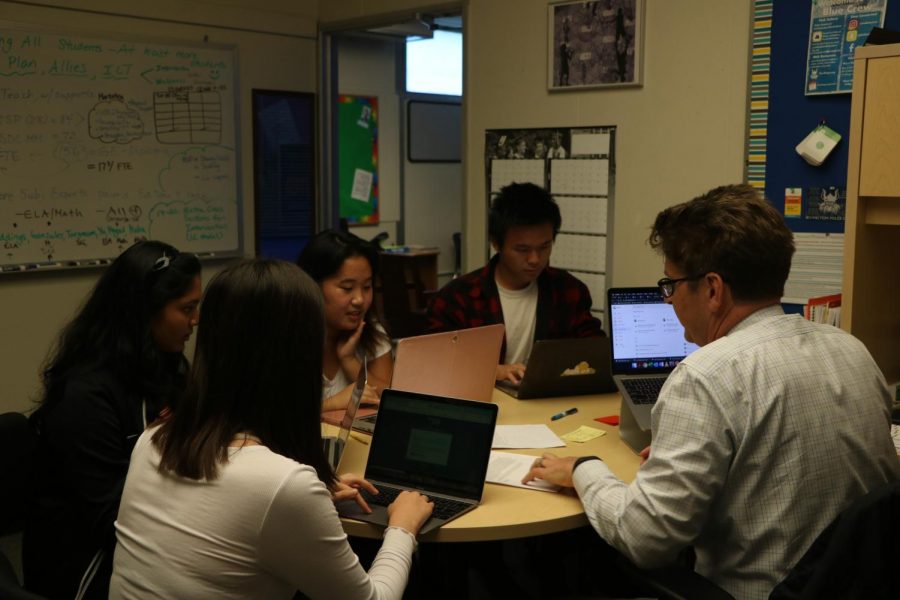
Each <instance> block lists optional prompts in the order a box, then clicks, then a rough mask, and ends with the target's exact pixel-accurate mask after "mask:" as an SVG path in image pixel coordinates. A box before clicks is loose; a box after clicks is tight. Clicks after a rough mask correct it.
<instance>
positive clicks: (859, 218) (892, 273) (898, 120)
mask: <svg viewBox="0 0 900 600" xmlns="http://www.w3.org/2000/svg"><path fill="white" fill-rule="evenodd" d="M853 78H854V81H853V103H852V108H851V117H850V158H849V164H848V169H849V170H848V173H847V222H846V235H845V237H844V287H843V303H842V308H841V312H842V314H841V323H842V325H841V326H842V327H843V328H844V329H846V330H847V331H849V332H850V333H852V334H853V335H855V336H856V337H857V338H859V339H860V340H862V342H863V343H864V344H865V345H866V347H868V349H869V352H871V353H872V356H873V357H874V358H875V362H877V363H878V366H879V367H881V370H882V371H883V372H884V375H885V377H887V379H888V381H897V380H900V44H893V45H890V46H870V47H864V48H859V49H857V51H856V58H855V61H854V66H853Z"/></svg>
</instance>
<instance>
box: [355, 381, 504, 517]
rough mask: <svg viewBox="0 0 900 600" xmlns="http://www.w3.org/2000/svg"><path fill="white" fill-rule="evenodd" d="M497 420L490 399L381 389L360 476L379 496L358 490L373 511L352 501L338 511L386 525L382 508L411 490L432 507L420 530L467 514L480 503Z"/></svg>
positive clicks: (385, 513) (494, 405)
mask: <svg viewBox="0 0 900 600" xmlns="http://www.w3.org/2000/svg"><path fill="white" fill-rule="evenodd" d="M496 423H497V405H496V404H492V403H490V402H473V401H471V400H460V399H458V398H446V397H442V396H431V395H428V394H419V393H416V392H404V391H400V390H394V389H386V390H384V391H383V392H382V393H381V404H380V405H379V407H378V420H377V421H376V424H375V432H374V435H373V436H372V443H371V445H370V446H369V459H368V462H367V463H366V473H365V478H366V479H367V480H369V481H370V482H372V484H374V485H375V487H376V488H378V491H379V493H378V494H377V495H370V494H369V493H368V492H363V496H364V497H365V499H366V501H367V502H368V503H369V506H370V508H371V509H372V513H371V514H365V513H363V512H362V510H361V509H360V508H359V506H358V505H357V504H356V502H354V501H347V502H341V503H340V504H339V506H338V511H339V512H340V513H341V515H342V516H345V517H351V518H353V519H358V520H360V521H366V522H369V523H375V524H377V525H387V523H388V514H387V506H388V505H389V504H390V503H391V502H392V501H393V499H394V498H396V496H397V494H399V493H400V492H402V491H403V490H416V491H418V492H421V493H422V494H424V495H426V496H428V498H429V499H431V500H432V501H433V502H434V505H435V506H434V513H433V514H432V516H431V518H430V519H429V520H428V522H427V523H425V525H424V526H423V527H422V529H421V530H420V531H419V533H428V532H429V531H431V530H432V529H435V528H437V527H440V526H441V525H443V524H444V523H447V522H448V521H452V520H453V519H455V518H457V517H459V516H460V515H462V514H465V513H467V512H468V511H470V510H472V509H473V508H475V507H476V506H478V504H479V503H480V502H481V496H482V494H483V492H484V478H485V475H486V474H487V467H488V459H489V458H490V454H491V442H492V441H493V439H494V427H495V426H496ZM360 491H363V490H360Z"/></svg>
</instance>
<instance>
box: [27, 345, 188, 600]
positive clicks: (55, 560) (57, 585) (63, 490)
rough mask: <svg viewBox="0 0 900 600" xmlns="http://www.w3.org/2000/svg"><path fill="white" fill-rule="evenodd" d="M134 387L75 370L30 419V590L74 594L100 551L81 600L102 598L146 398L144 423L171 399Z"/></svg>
mask: <svg viewBox="0 0 900 600" xmlns="http://www.w3.org/2000/svg"><path fill="white" fill-rule="evenodd" d="M179 358H180V357H179ZM181 360H182V361H183V358H182V359H181ZM137 387H139V386H138V385H136V384H133V385H128V384H127V383H126V382H123V381H121V380H120V379H119V378H118V377H117V376H116V375H114V374H113V373H112V372H110V371H108V370H103V369H93V370H87V371H80V372H76V373H73V374H71V375H69V376H67V377H66V378H65V382H64V384H63V385H62V386H61V387H60V389H59V393H58V394H57V396H58V397H57V398H54V399H53V400H52V401H48V402H45V403H44V404H43V405H42V406H41V407H40V408H39V409H38V410H37V411H36V412H35V413H34V415H33V416H32V418H31V421H32V423H33V425H34V426H35V427H36V428H37V430H38V433H39V442H38V450H37V456H36V457H35V458H36V461H35V470H34V483H33V494H32V502H31V508H30V510H29V515H28V519H27V523H26V527H25V534H24V538H23V563H24V564H23V567H24V572H25V586H26V587H27V588H28V589H30V590H32V591H34V592H37V593H40V594H42V595H44V596H47V597H49V598H67V599H71V598H74V597H75V593H76V591H77V590H78V586H79V583H80V582H81V578H82V576H83V575H84V573H85V571H86V569H87V568H88V565H89V564H90V563H91V561H92V559H93V558H94V556H95V554H96V553H97V551H98V550H100V549H103V550H104V551H105V557H104V560H103V562H102V563H101V566H100V568H99V570H98V572H97V575H96V577H95V579H94V581H93V583H92V584H91V586H90V587H89V588H88V589H89V593H88V594H87V595H86V597H88V598H106V597H108V587H109V577H110V574H111V573H112V556H113V550H114V548H115V527H114V523H115V519H116V515H117V513H118V509H119V501H120V499H121V497H122V488H123V486H124V484H125V475H126V474H127V472H128V462H129V459H130V457H131V451H132V449H133V448H134V444H135V442H136V441H137V438H138V436H139V435H140V434H141V433H142V432H143V430H144V418H143V415H142V414H141V413H142V410H143V406H144V401H146V417H147V422H148V423H150V422H152V421H153V420H155V419H156V417H157V416H158V415H159V412H160V410H161V409H162V407H163V406H164V405H165V404H166V403H167V401H168V400H169V398H168V396H169V394H166V395H165V396H164V397H161V396H157V397H146V394H143V393H141V392H138V391H136V390H135V388H137ZM170 389H171V388H170Z"/></svg>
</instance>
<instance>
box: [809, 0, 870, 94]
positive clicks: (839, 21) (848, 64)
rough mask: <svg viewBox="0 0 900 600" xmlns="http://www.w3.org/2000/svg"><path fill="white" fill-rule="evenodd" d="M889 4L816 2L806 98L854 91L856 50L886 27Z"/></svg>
mask: <svg viewBox="0 0 900 600" xmlns="http://www.w3.org/2000/svg"><path fill="white" fill-rule="evenodd" d="M886 9H887V0H812V13H811V15H810V19H809V45H808V47H807V48H808V49H807V53H806V95H807V96H812V95H817V94H841V93H845V94H849V93H850V92H852V91H853V50H854V49H855V48H856V47H857V46H862V45H863V44H865V42H866V38H867V37H869V32H871V31H872V28H873V27H881V26H882V25H884V13H885V10H886Z"/></svg>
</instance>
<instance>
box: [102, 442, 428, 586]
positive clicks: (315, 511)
mask: <svg viewBox="0 0 900 600" xmlns="http://www.w3.org/2000/svg"><path fill="white" fill-rule="evenodd" d="M154 431H155V429H153V430H149V431H147V432H145V433H144V434H143V435H142V436H141V437H140V439H139V440H138V442H137V445H136V446H135V449H134V452H133V454H132V457H131V464H130V467H129V470H128V478H127V479H126V482H125V490H124V492H123V494H122V504H121V506H120V508H119V515H118V520H117V521H116V538H117V547H116V552H115V559H114V565H113V577H112V581H111V583H110V598H114V599H118V598H123V599H130V598H135V599H137V598H141V599H145V598H234V599H252V598H259V599H261V600H262V599H277V598H285V599H290V598H292V597H293V595H294V592H295V591H296V590H298V589H299V590H300V591H302V592H303V593H304V594H306V595H307V596H309V597H310V598H325V597H330V598H366V599H368V598H400V597H401V596H402V595H403V590H404V588H405V587H406V582H407V577H408V574H409V567H410V563H411V560H412V553H413V550H414V548H415V538H413V536H412V535H410V534H409V533H407V532H406V531H404V530H402V529H399V528H388V529H387V530H386V532H385V536H384V542H383V544H382V547H381V550H380V551H379V552H378V555H377V557H376V559H375V561H374V563H373V565H372V568H371V569H370V570H369V572H368V573H366V571H365V570H363V568H362V567H361V566H360V564H359V560H358V559H357V557H356V555H355V554H354V553H353V551H352V550H351V548H350V545H349V544H348V543H347V536H346V535H345V534H344V532H343V530H342V529H341V523H340V520H339V517H338V514H337V511H336V510H335V507H334V504H333V503H332V500H331V495H330V493H329V492H328V489H327V488H326V487H325V485H324V484H323V483H322V482H321V481H320V480H319V479H318V477H317V476H316V473H315V470H314V469H313V468H312V467H309V466H306V465H302V464H299V463H297V462H295V461H293V460H291V459H288V458H286V457H284V456H281V455H279V454H276V453H274V452H272V451H270V450H269V449H268V448H266V447H265V446H245V447H242V448H239V449H238V448H233V449H230V450H229V460H228V462H227V463H226V464H224V465H223V466H222V467H221V468H220V472H219V477H218V478H217V479H216V480H214V481H194V480H191V479H185V478H181V477H177V476H173V475H171V474H165V475H163V474H160V472H159V470H158V466H159V461H160V455H159V452H158V451H157V449H156V448H155V446H154V445H153V444H152V442H151V440H150V436H151V435H152V434H153V432H154Z"/></svg>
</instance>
